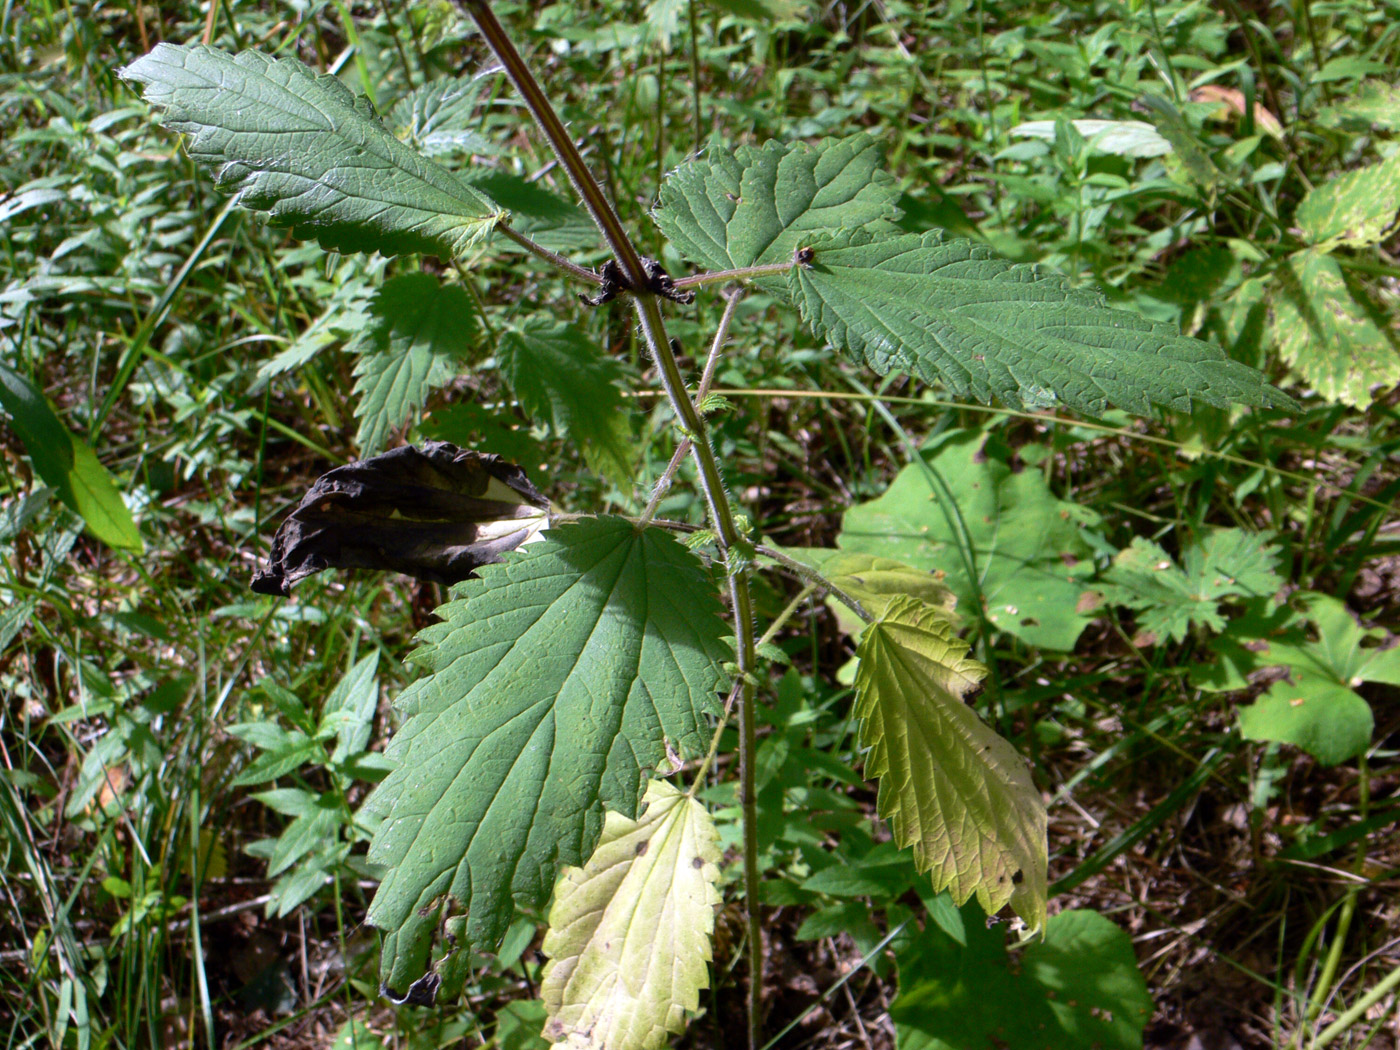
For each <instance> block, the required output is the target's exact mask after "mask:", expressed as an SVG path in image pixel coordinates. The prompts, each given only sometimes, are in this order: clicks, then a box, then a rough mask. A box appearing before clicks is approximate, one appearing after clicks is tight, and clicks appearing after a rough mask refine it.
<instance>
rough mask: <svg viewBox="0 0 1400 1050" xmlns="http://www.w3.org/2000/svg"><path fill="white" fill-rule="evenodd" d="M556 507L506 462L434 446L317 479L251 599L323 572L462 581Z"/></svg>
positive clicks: (281, 533) (282, 532) (530, 532)
mask: <svg viewBox="0 0 1400 1050" xmlns="http://www.w3.org/2000/svg"><path fill="white" fill-rule="evenodd" d="M548 508H549V500H547V499H546V498H545V497H544V496H543V495H541V494H540V493H539V492H538V491H537V490H536V489H535V487H534V486H533V485H531V484H530V482H529V479H527V478H526V477H525V472H524V471H523V470H521V469H520V468H519V467H517V466H516V465H515V464H514V463H507V462H506V461H505V460H503V459H501V458H500V457H499V456H495V455H490V454H485V453H478V452H472V451H468V450H466V449H460V448H458V447H457V446H456V445H452V444H449V443H448V442H446V441H429V442H427V443H426V444H425V445H424V446H423V447H422V449H418V448H415V447H413V446H412V445H405V446H403V447H402V448H396V449H392V450H391V451H389V452H385V453H383V454H382V455H378V456H372V457H371V458H369V459H366V460H363V461H361V462H359V463H350V464H347V465H346V466H343V467H337V468H336V469H335V470H332V471H330V472H328V473H326V474H322V475H321V476H320V477H319V478H318V479H316V484H314V485H312V486H311V489H310V491H308V492H307V494H306V495H305V496H304V497H303V498H302V501H301V503H300V504H299V505H298V506H297V508H296V510H294V511H292V513H291V515H290V516H288V518H287V520H286V521H284V522H282V526H281V528H279V529H278V530H277V535H276V537H275V538H274V539H273V541H272V553H271V555H270V557H269V566H268V569H267V571H266V572H260V573H258V574H257V575H255V576H254V577H253V585H252V586H253V590H255V591H258V592H259V593H261V594H278V595H283V596H285V595H287V594H288V593H290V591H291V588H292V585H293V584H295V583H297V582H298V581H299V580H302V579H305V578H306V577H307V576H311V575H313V574H315V573H318V572H321V571H322V570H323V569H387V570H390V571H393V572H402V573H406V574H407V575H409V576H416V577H418V578H419V579H420V580H431V581H433V582H435V583H448V584H450V583H456V582H458V581H459V580H465V579H466V578H467V577H468V576H470V575H471V574H472V572H473V570H475V569H476V568H478V567H479V566H481V565H485V564H488V563H489V562H493V561H498V560H499V559H500V556H501V555H502V554H503V553H504V552H505V551H508V550H513V549H515V548H516V547H518V546H520V545H521V544H522V543H524V542H525V541H526V540H528V539H530V538H531V537H532V536H534V535H535V534H536V533H537V532H539V530H540V529H541V527H543V525H544V523H545V518H546V513H547V511H548Z"/></svg>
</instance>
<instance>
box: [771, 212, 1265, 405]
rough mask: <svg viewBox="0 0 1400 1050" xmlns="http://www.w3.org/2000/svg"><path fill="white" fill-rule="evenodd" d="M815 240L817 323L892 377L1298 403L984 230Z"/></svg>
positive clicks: (1163, 401) (806, 303) (796, 293)
mask: <svg viewBox="0 0 1400 1050" xmlns="http://www.w3.org/2000/svg"><path fill="white" fill-rule="evenodd" d="M814 248H815V251H814V257H813V259H812V261H811V264H810V265H805V266H796V267H794V268H793V269H792V270H790V271H789V272H788V285H789V289H790V291H791V294H792V297H793V298H794V299H795V300H796V301H797V303H798V305H799V306H800V307H801V309H802V316H803V318H804V319H805V320H806V321H807V323H808V324H810V325H811V326H812V328H813V329H814V330H815V331H816V332H817V334H818V335H820V336H822V337H824V338H826V339H828V340H829V341H830V342H831V343H833V344H834V345H835V346H837V347H839V348H841V349H843V350H847V351H849V352H850V353H852V354H853V355H855V356H856V357H858V358H860V359H862V360H864V362H865V363H866V364H867V365H869V366H870V367H871V368H872V369H874V370H875V371H876V372H878V373H879V374H880V375H885V374H886V373H889V372H892V371H898V372H905V373H907V374H909V375H912V376H916V377H918V378H920V379H923V380H925V381H926V382H929V383H939V384H941V385H943V386H944V387H946V388H947V389H948V391H949V392H950V393H951V394H952V395H953V396H954V397H960V398H961V397H972V398H975V399H977V400H978V401H984V402H988V401H993V400H998V401H1002V402H1004V403H1006V404H1008V405H1012V406H1014V407H1017V408H1022V407H1024V408H1048V407H1052V406H1056V405H1063V406H1064V407H1066V408H1071V409H1075V410H1077V411H1081V412H1088V413H1102V412H1103V411H1104V410H1105V409H1107V408H1108V406H1109V405H1117V406H1118V407H1120V408H1124V409H1127V410H1129V411H1132V412H1138V413H1146V412H1147V411H1149V409H1150V408H1151V406H1152V405H1154V404H1157V405H1163V406H1166V407H1169V408H1175V409H1179V410H1181V411H1189V410H1190V409H1191V406H1192V405H1194V404H1197V403H1201V404H1208V405H1216V406H1219V407H1226V406H1228V405H1231V404H1236V403H1239V404H1246V405H1259V406H1276V407H1289V406H1290V405H1291V404H1292V402H1291V401H1290V400H1289V399H1288V398H1286V397H1285V396H1284V395H1283V394H1281V393H1279V392H1278V391H1276V390H1275V389H1274V388H1273V387H1271V386H1269V384H1268V383H1267V382H1266V381H1265V379H1264V377H1263V376H1262V375H1261V374H1260V373H1259V372H1257V371H1255V370H1254V369H1252V368H1249V367H1247V366H1246V365H1242V364H1240V363H1239V362H1237V361H1232V360H1231V359H1230V358H1229V357H1227V356H1226V355H1225V354H1224V352H1223V351H1221V350H1220V349H1218V348H1217V347H1214V346H1212V345H1210V344H1209V343H1204V342H1201V341H1200V340H1199V339H1193V338H1191V337H1189V336H1185V335H1182V334H1181V333H1180V332H1179V331H1178V330H1177V329H1176V328H1175V327H1174V326H1172V325H1169V324H1164V323H1161V322H1156V321H1149V320H1147V319H1146V318H1145V317H1142V316H1141V315H1139V314H1135V313H1129V312H1128V311H1126V310H1117V309H1113V308H1111V307H1109V305H1108V304H1107V303H1106V302H1105V301H1104V298H1103V296H1102V295H1100V294H1099V293H1098V292H1097V291H1094V290H1093V289H1090V288H1075V287H1073V286H1071V285H1070V283H1069V282H1068V280H1066V279H1065V278H1064V277H1063V276H1060V275H1059V274H1055V273H1052V272H1051V271H1049V270H1045V269H1042V268H1040V267H1038V266H1027V265H1023V264H1019V263H1011V262H1008V261H1006V260H1004V259H999V258H997V257H996V256H995V255H993V254H992V252H991V250H990V249H989V248H986V247H985V246H983V245H980V244H975V243H973V242H972V241H944V240H943V238H942V235H941V234H940V233H938V232H936V231H935V232H933V233H925V234H902V235H899V236H882V237H871V236H870V235H869V234H868V233H865V232H863V231H857V232H855V233H852V234H848V235H845V236H843V237H841V238H839V239H836V240H833V241H829V242H825V243H818V244H816V245H815V246H814Z"/></svg>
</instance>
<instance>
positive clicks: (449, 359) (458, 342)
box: [349, 273, 477, 456]
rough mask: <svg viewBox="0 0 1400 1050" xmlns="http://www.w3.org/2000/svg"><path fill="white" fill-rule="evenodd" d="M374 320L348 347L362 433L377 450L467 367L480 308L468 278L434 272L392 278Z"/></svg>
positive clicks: (369, 448)
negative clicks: (452, 280) (450, 279)
mask: <svg viewBox="0 0 1400 1050" xmlns="http://www.w3.org/2000/svg"><path fill="white" fill-rule="evenodd" d="M369 314H370V320H369V324H368V325H367V326H366V327H365V328H364V329H362V330H361V332H360V334H359V335H358V336H357V337H356V339H355V341H354V342H353V343H352V344H351V345H350V347H349V349H350V350H351V351H352V352H354V353H357V354H358V355H359V360H358V361H357V362H356V363H355V375H356V377H357V378H356V381H355V394H356V395H357V396H358V397H359V403H358V404H357V405H356V406H355V415H356V416H357V417H359V420H360V429H359V432H358V433H357V434H356V436H355V441H356V444H358V445H359V447H360V454H361V455H362V456H373V455H375V454H376V453H378V452H380V451H382V450H383V449H384V447H385V445H386V444H387V443H388V438H389V434H390V432H391V431H393V430H395V429H397V428H398V427H401V426H402V425H403V424H404V423H405V422H407V421H408V420H409V419H410V417H412V416H414V415H416V414H417V413H418V412H419V411H420V410H421V409H422V408H423V405H424V403H425V402H426V401H427V398H428V394H429V393H430V392H431V391H432V390H434V389H435V388H437V387H440V386H443V385H444V384H446V383H448V382H450V381H451V380H452V379H453V377H454V376H456V375H457V373H458V372H459V371H461V369H462V367H463V365H464V364H465V363H466V361H467V359H468V357H469V356H470V354H471V350H472V347H473V346H474V345H475V342H476V325H477V321H476V308H475V307H474V306H473V305H472V300H471V296H470V295H468V294H467V292H466V290H465V289H463V288H462V286H461V285H456V284H440V283H439V282H438V280H437V278H436V277H434V276H432V275H431V274H427V273H410V274H404V275H402V276H400V277H395V278H393V279H392V280H390V281H388V282H387V283H386V284H385V285H384V286H383V287H382V288H381V289H380V290H379V292H378V294H376V295H375V297H374V299H373V300H372V301H371V302H370V307H369Z"/></svg>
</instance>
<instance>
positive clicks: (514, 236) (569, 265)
mask: <svg viewBox="0 0 1400 1050" xmlns="http://www.w3.org/2000/svg"><path fill="white" fill-rule="evenodd" d="M496 231H497V232H498V233H503V234H505V236H507V237H509V238H510V239H511V240H512V241H514V242H515V243H516V244H518V245H520V247H522V248H524V249H525V250H526V251H527V252H529V253H530V254H531V255H533V256H534V257H535V258H537V259H543V260H544V261H545V262H547V263H549V265H550V266H553V267H554V268H555V269H557V270H563V271H564V272H565V273H567V274H568V275H569V276H570V277H577V278H578V279H579V280H580V281H587V282H588V283H589V284H592V285H601V284H602V283H603V278H602V277H601V276H600V275H599V274H596V273H594V272H593V271H592V270H590V269H588V268H587V267H585V266H580V265H579V264H578V263H576V262H570V261H569V260H568V259H566V258H564V257H563V256H562V255H560V254H559V253H558V252H552V251H550V250H549V249H548V248H546V247H545V246H544V245H542V244H536V243H535V242H534V241H532V240H530V238H529V237H526V236H525V235H524V234H523V233H521V232H520V231H519V230H517V229H515V228H514V227H513V226H511V225H510V224H509V223H505V222H498V223H496Z"/></svg>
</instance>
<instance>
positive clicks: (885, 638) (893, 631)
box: [855, 598, 1047, 927]
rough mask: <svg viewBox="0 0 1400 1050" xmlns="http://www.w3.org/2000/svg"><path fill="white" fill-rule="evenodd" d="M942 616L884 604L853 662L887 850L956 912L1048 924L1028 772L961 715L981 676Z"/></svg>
mask: <svg viewBox="0 0 1400 1050" xmlns="http://www.w3.org/2000/svg"><path fill="white" fill-rule="evenodd" d="M967 652H968V647H967V643H965V642H963V641H962V640H960V639H959V638H958V637H957V635H956V634H954V633H953V629H952V627H951V625H950V624H949V622H948V617H947V614H946V613H945V612H944V611H943V610H942V609H938V608H934V607H932V606H927V605H924V604H923V603H922V602H918V601H915V600H914V599H912V598H897V599H895V600H894V601H892V602H890V603H889V605H888V606H887V607H886V609H885V614H884V616H882V617H881V618H880V619H879V620H877V621H875V622H874V623H872V624H871V625H870V626H869V627H867V628H866V629H865V633H864V634H863V635H862V636H861V640H860V646H859V647H858V649H857V650H856V656H857V657H858V658H859V660H860V664H859V666H858V667H857V669H856V706H855V714H856V716H857V717H858V718H859V719H861V726H860V743H861V745H862V746H863V747H867V748H869V749H870V750H869V753H868V754H867V756H866V759H865V774H866V776H867V777H878V778H879V780H880V791H879V795H878V797H877V800H876V807H877V809H878V811H879V813H880V815H881V816H882V817H884V818H886V819H887V820H889V821H890V822H891V825H892V830H893V835H894V841H895V842H896V843H897V844H899V845H900V846H912V847H913V849H914V862H915V865H916V866H917V867H918V868H919V870H920V871H927V872H929V874H930V875H931V876H932V878H933V888H934V890H935V891H941V890H944V889H947V890H949V891H950V892H951V893H952V895H953V899H954V901H956V902H957V903H958V904H963V903H964V902H966V901H967V900H968V899H969V898H970V897H972V896H973V895H974V894H975V895H976V897H977V902H978V903H979V904H981V905H982V908H983V910H984V911H985V912H986V913H987V914H988V915H991V914H993V913H995V912H997V911H999V910H1000V909H1001V908H1002V907H1004V906H1005V905H1006V904H1008V903H1009V904H1010V905H1011V906H1012V907H1013V908H1015V909H1016V913H1017V914H1018V915H1020V916H1021V917H1022V918H1023V919H1025V920H1026V922H1027V923H1029V924H1030V925H1031V926H1032V927H1039V926H1041V925H1043V924H1044V922H1045V902H1046V867H1047V855H1046V849H1047V847H1046V816H1045V803H1044V802H1043V801H1041V798H1040V792H1039V791H1037V790H1036V788H1035V784H1034V783H1032V782H1031V777H1030V773H1029V771H1028V770H1027V769H1026V763H1025V760H1024V759H1022V758H1021V756H1020V755H1019V754H1018V753H1017V751H1016V749H1015V748H1014V747H1012V746H1011V745H1010V744H1009V743H1007V742H1006V741H1005V740H1003V739H1002V738H1001V737H999V736H998V735H997V734H996V733H994V732H993V731H992V730H991V729H989V728H988V727H987V726H986V725H985V724H984V723H983V722H982V720H981V719H979V718H978V717H977V715H976V713H975V712H974V711H973V710H972V708H970V707H968V705H967V703H966V702H965V697H966V695H967V693H968V692H969V690H971V689H972V688H973V687H974V686H976V685H977V683H978V682H980V681H981V679H982V677H983V675H984V674H985V673H986V672H985V671H984V669H983V668H982V666H981V665H980V664H977V663H976V662H974V661H972V660H970V659H969V658H968V656H967Z"/></svg>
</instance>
